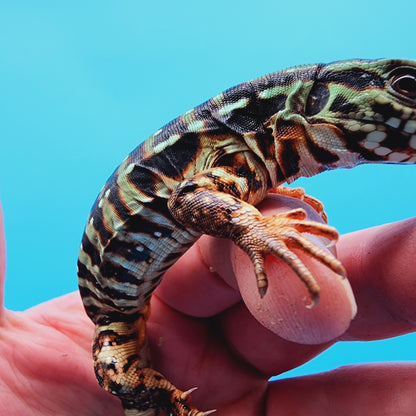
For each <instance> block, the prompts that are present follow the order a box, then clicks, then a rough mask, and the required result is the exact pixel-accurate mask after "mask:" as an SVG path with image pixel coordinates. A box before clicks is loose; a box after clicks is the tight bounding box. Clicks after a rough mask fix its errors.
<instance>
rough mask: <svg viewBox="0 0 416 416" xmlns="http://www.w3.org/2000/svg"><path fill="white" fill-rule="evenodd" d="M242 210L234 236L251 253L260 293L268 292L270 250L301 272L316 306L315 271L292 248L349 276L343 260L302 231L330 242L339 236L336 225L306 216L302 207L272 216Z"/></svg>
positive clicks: (342, 275) (332, 242)
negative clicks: (311, 219) (267, 257)
mask: <svg viewBox="0 0 416 416" xmlns="http://www.w3.org/2000/svg"><path fill="white" fill-rule="evenodd" d="M247 214H248V215H246V216H245V215H244V214H241V216H240V218H239V223H240V227H239V230H238V233H236V235H235V237H234V241H235V243H236V244H237V245H238V246H239V247H240V248H242V249H243V250H244V251H245V252H246V253H247V254H248V255H249V256H250V259H251V261H252V263H253V265H254V270H255V274H256V278H257V287H258V290H259V293H260V296H261V297H263V296H264V295H265V294H266V290H267V286H268V282H267V275H266V271H265V257H266V255H267V254H271V255H274V256H276V257H278V258H280V259H282V260H283V261H284V262H285V263H286V264H287V265H289V266H290V267H291V268H292V270H293V271H294V272H295V273H296V274H297V275H298V276H299V278H300V279H301V280H302V281H303V283H304V284H305V286H306V287H307V289H308V291H309V294H310V296H311V298H312V301H313V305H312V306H315V305H316V304H317V303H318V301H319V292H320V289H319V285H318V283H317V282H316V280H315V279H314V277H313V276H312V273H311V272H310V271H309V269H308V268H307V267H306V266H305V265H304V263H303V262H302V261H301V260H300V259H299V257H298V256H297V255H296V254H295V253H294V252H293V251H292V250H293V249H299V250H302V251H303V252H305V253H307V254H308V255H309V256H311V257H312V258H314V259H317V260H318V261H320V262H321V263H323V264H325V265H326V266H327V267H329V268H330V269H331V270H333V271H334V272H335V273H337V274H338V275H340V276H341V277H345V276H346V272H345V269H344V267H343V265H342V264H341V262H340V261H339V260H338V259H336V258H335V257H334V256H333V255H332V254H330V253H328V252H327V251H326V250H325V249H323V248H321V247H319V246H318V245H316V244H314V243H313V242H312V241H310V240H309V239H307V238H306V237H304V236H303V235H302V233H309V234H313V235H316V236H320V237H325V238H326V239H328V240H329V245H332V244H334V243H335V242H336V241H337V239H338V233H337V231H336V230H335V228H333V227H330V226H328V225H326V224H321V223H319V222H315V221H308V220H306V212H305V211H304V210H303V209H301V208H299V209H294V210H291V211H288V212H284V213H277V214H274V215H272V216H269V217H263V216H253V215H252V213H247Z"/></svg>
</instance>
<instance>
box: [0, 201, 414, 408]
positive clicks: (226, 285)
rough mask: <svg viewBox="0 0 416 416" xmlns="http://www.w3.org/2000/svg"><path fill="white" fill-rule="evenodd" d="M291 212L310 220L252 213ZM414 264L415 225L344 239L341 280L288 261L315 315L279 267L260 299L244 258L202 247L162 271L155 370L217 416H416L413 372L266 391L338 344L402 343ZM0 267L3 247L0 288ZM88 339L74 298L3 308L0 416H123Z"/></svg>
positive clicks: (202, 243) (392, 366)
mask: <svg viewBox="0 0 416 416" xmlns="http://www.w3.org/2000/svg"><path fill="white" fill-rule="evenodd" d="M299 206H301V207H303V208H305V209H306V210H307V211H308V215H309V216H310V218H311V219H314V220H319V216H318V215H317V214H316V213H314V212H313V211H312V210H311V209H310V207H309V206H307V205H306V204H304V203H302V202H301V201H298V200H293V199H291V198H288V197H282V196H279V195H273V196H272V197H270V198H268V199H267V201H265V202H264V203H263V204H262V205H261V210H262V212H263V213H264V214H265V215H271V214H272V213H274V212H276V211H279V210H287V209H291V208H295V207H299ZM0 222H1V221H0ZM2 235H3V228H2V225H1V226H0V236H2ZM318 243H319V241H318ZM415 252H416V218H413V219H409V220H405V221H401V222H398V223H395V224H386V225H382V226H379V227H375V228H372V229H368V230H363V231H359V232H355V233H352V234H348V235H345V236H342V237H341V238H340V241H339V242H338V244H337V256H338V258H340V260H341V261H342V262H343V264H344V266H345V267H346V269H347V273H348V280H346V279H344V280H341V279H340V278H339V277H337V276H335V275H334V274H333V273H332V272H331V271H330V270H328V269H327V268H326V267H325V266H322V265H320V264H318V263H317V262H315V261H310V260H309V259H307V258H305V256H302V254H301V253H298V254H299V255H300V257H301V258H302V259H303V260H304V261H305V263H307V264H308V265H310V267H311V268H312V270H313V273H314V275H315V276H316V279H317V281H318V282H319V285H320V287H321V300H320V302H319V305H317V306H316V307H314V308H310V306H311V301H310V299H309V297H308V293H307V291H306V289H305V288H304V286H303V285H302V283H301V282H300V281H299V279H298V278H297V277H296V276H295V275H294V274H293V272H292V271H290V270H289V269H288V267H287V266H286V265H285V264H282V262H281V261H279V260H276V259H274V258H268V260H267V271H268V276H269V288H268V292H267V294H266V296H265V297H264V298H263V299H262V300H260V298H259V296H258V294H257V289H256V283H255V278H254V273H253V271H252V267H251V264H250V261H249V259H248V258H247V256H246V255H245V253H243V252H242V251H241V250H239V249H238V248H237V247H236V246H234V245H233V244H232V243H231V242H229V241H226V240H219V239H215V238H211V237H206V236H204V237H202V238H201V239H200V240H199V241H198V242H197V243H196V244H195V245H194V246H193V247H192V248H191V249H190V250H189V251H188V252H187V253H186V254H185V255H184V256H183V257H182V258H181V259H180V260H179V261H178V262H177V263H176V264H175V265H174V266H173V267H172V268H171V269H170V270H169V271H168V272H167V274H166V276H165V278H164V280H163V282H162V284H161V285H160V287H159V288H158V289H157V291H156V293H155V295H154V296H153V298H152V314H151V317H150V320H149V323H148V333H149V339H150V350H151V355H152V359H153V363H154V366H155V368H156V369H157V370H158V371H160V372H162V373H163V374H164V375H165V376H166V377H167V378H169V379H170V380H171V381H172V382H174V383H175V384H176V385H177V386H178V387H179V388H181V389H184V390H186V389H189V388H191V387H194V386H198V390H197V391H195V392H194V393H193V394H192V403H193V404H194V405H195V406H197V407H198V408H201V409H203V410H209V409H212V408H216V409H218V411H217V413H216V414H217V415H218V416H237V415H238V416H256V415H266V416H271V415H273V416H280V415H285V416H287V415H290V416H292V415H308V416H314V415H319V416H326V415H328V416H329V415H331V416H332V415H334V414H336V415H337V416H343V415H348V416H350V415H360V414H365V415H367V416H371V415H377V416H378V415H385V416H388V415H414V414H416V399H415V396H414V391H415V388H416V365H415V364H413V363H389V364H367V365H355V366H348V367H343V368H341V369H337V370H334V371H331V372H327V373H322V374H316V375H311V376H305V377H300V378H292V379H284V380H278V381H273V382H269V381H268V380H269V378H270V377H271V376H272V375H276V374H280V373H282V372H285V371H287V370H289V369H292V368H295V367H297V366H298V365H300V364H302V363H304V362H306V361H308V360H310V359H312V358H313V357H314V356H316V355H318V354H319V353H320V352H322V351H323V350H325V349H326V348H328V347H329V346H330V345H332V344H333V343H334V342H337V341H340V340H349V341H351V340H374V339H381V338H389V337H394V336H398V335H401V334H404V333H408V332H412V331H413V330H414V328H415V321H416V299H415V298H416V268H415V267H414V254H415ZM4 264H5V243H4V239H3V238H2V237H0V277H1V281H2V282H4V274H5V266H4ZM36 274H37V273H36V271H34V275H36ZM38 275H39V276H41V272H40V271H39V272H38ZM348 282H349V283H348ZM350 285H351V286H350ZM1 295H2V294H1ZM93 330H94V327H93V324H92V323H91V322H90V321H89V319H88V318H87V316H86V315H85V312H84V310H83V307H82V303H81V299H80V297H79V294H78V293H71V294H68V295H66V296H63V297H60V298H58V299H54V300H51V301H49V302H46V303H43V304H41V305H38V306H36V307H34V308H31V309H29V310H27V311H25V312H12V311H9V310H6V309H4V308H3V309H2V310H1V312H0V368H1V371H0V414H2V415H3V414H4V415H11V416H14V415H16V416H17V415H19V416H26V415H27V416H29V415H30V416H41V415H42V416H48V415H50V416H52V415H53V416H58V415H59V416H67V415H68V416H69V415H71V416H73V415H77V416H99V415H100V416H102V415H104V414H105V415H109V416H121V415H122V414H123V411H122V408H121V405H120V403H119V401H118V399H117V398H115V397H112V396H111V395H110V394H108V393H106V392H105V391H103V390H102V389H101V388H100V387H99V386H98V384H97V382H96V380H95V376H94V372H93V366H92V359H91V340H92V335H93Z"/></svg>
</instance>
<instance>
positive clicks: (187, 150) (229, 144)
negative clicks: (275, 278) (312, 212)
mask: <svg viewBox="0 0 416 416" xmlns="http://www.w3.org/2000/svg"><path fill="white" fill-rule="evenodd" d="M373 162H376V163H409V164H414V163H416V63H415V62H411V61H402V60H377V61H363V60H354V61H343V62H336V63H333V64H329V65H323V64H319V65H310V66H303V67H297V68H293V69H289V70H286V71H282V72H276V73H273V74H270V75H267V76H265V77H262V78H259V79H256V80H254V81H251V82H247V83H243V84H241V85H239V86H237V87H234V88H231V89H230V90H228V91H226V92H224V93H221V94H219V95H218V96H216V97H214V98H212V99H211V100H209V101H207V102H206V103H204V104H202V105H200V106H199V107H196V108H194V109H193V110H191V111H189V112H187V113H186V114H185V115H183V116H181V117H179V118H178V119H176V120H174V121H172V122H171V123H169V124H168V125H166V126H165V127H164V128H162V129H161V130H159V131H157V132H156V133H155V134H154V135H153V136H151V137H150V138H149V139H148V140H147V141H145V142H144V143H143V144H142V145H140V146H139V147H138V148H136V149H135V150H134V151H133V152H132V153H131V154H130V155H129V156H128V157H127V158H126V159H125V160H124V161H123V163H122V164H121V165H120V167H119V168H118V169H117V170H116V172H115V173H114V174H113V176H112V177H111V178H110V179H109V180H108V182H107V183H106V185H105V186H104V188H103V190H102V191H101V193H100V195H99V197H98V199H97V201H96V203H95V205H94V207H93V209H92V212H91V215H90V218H89V221H88V224H87V227H86V230H85V234H84V237H83V240H82V246H81V250H80V256H79V262H78V270H79V286H80V291H81V295H82V297H83V302H84V306H85V309H86V311H87V313H88V315H89V317H90V318H91V319H92V320H93V322H94V323H95V324H96V334H95V339H94V347H93V353H94V365H95V372H96V375H97V379H98V381H99V383H100V384H101V385H102V386H103V387H104V388H105V389H106V390H107V391H109V392H111V393H112V394H115V395H117V396H119V397H120V399H121V400H122V403H123V407H124V409H125V415H126V416H139V415H140V416H151V415H156V414H158V413H159V411H160V410H164V411H166V412H167V413H168V414H171V415H173V416H197V415H198V416H202V415H204V414H207V413H206V412H205V413H204V412H199V411H198V410H197V409H196V408H194V407H192V406H191V405H190V391H188V392H185V393H184V392H182V391H181V390H178V389H176V387H175V386H173V385H172V384H171V383H170V382H169V381H167V380H166V379H165V378H164V377H163V376H162V375H161V374H159V373H158V372H156V371H154V370H152V369H151V368H150V359H149V355H148V351H147V337H146V320H147V318H148V316H149V300H150V297H151V294H152V292H153V291H154V289H155V288H156V287H157V285H158V284H159V282H160V280H161V278H162V277H163V274H164V272H165V271H166V270H167V269H168V268H169V267H170V266H171V265H172V264H173V263H174V262H175V261H176V260H177V259H178V258H179V257H180V256H181V255H182V254H183V253H184V252H185V251H186V250H187V249H188V248H189V247H190V246H191V245H192V244H193V243H194V242H195V241H196V240H197V239H198V238H199V237H200V236H201V235H202V234H209V235H213V236H216V237H222V238H228V239H231V240H232V241H233V242H234V243H235V244H237V245H238V246H239V247H240V248H242V249H243V250H244V251H245V252H246V253H247V254H248V255H249V257H250V259H251V261H252V263H253V266H254V271H255V274H256V277H257V286H258V292H259V296H260V297H264V296H267V287H268V284H269V283H268V280H267V275H266V271H265V266H264V264H265V257H266V256H267V255H269V254H271V255H274V256H276V257H278V258H280V259H282V260H283V261H284V262H286V263H287V264H288V265H289V266H290V267H291V268H292V269H293V270H294V271H295V272H296V274H297V275H298V276H299V278H300V279H301V280H302V281H303V282H304V283H305V285H306V287H307V289H308V291H309V293H310V296H311V298H312V304H316V303H317V302H318V300H319V286H318V284H317V283H316V281H315V279H314V277H313V275H312V274H311V272H310V271H309V270H308V268H307V267H306V266H305V265H304V264H303V263H302V262H301V260H300V259H299V258H298V257H297V255H296V254H295V253H294V251H293V249H300V250H302V251H304V252H305V253H307V254H308V255H309V256H311V257H312V258H315V259H317V260H318V261H320V262H322V263H323V264H325V265H326V266H328V267H329V268H330V269H332V270H333V271H334V272H335V273H337V274H338V275H340V276H345V270H344V268H343V266H342V264H341V263H340V262H339V261H338V260H337V259H336V258H335V257H333V256H332V255H330V254H328V253H327V252H326V251H324V250H323V249H321V248H319V247H318V246H316V245H315V244H313V243H311V242H310V241H309V240H308V239H307V238H305V237H304V236H303V235H302V234H303V233H305V232H307V233H309V234H315V235H317V236H322V237H325V238H326V239H327V240H328V242H329V243H334V242H335V241H336V240H337V237H338V235H337V232H336V230H335V229H334V228H332V227H330V226H328V225H326V224H320V223H316V222H313V221H307V220H306V215H305V212H304V211H303V210H301V209H298V210H293V211H289V212H286V213H279V214H276V215H273V216H270V217H263V216H262V215H261V214H260V212H259V211H258V210H257V209H256V208H255V207H254V205H256V204H258V203H259V202H261V201H262V200H263V199H264V198H265V197H266V195H267V194H268V193H269V192H275V193H282V194H287V193H290V192H291V191H288V190H287V188H284V187H282V184H283V183H284V182H288V183H290V182H293V181H294V180H295V179H296V178H298V177H300V176H312V175H315V174H317V173H319V172H322V171H325V170H328V169H335V168H341V167H353V166H355V165H357V164H360V163H373ZM292 192H293V191H292ZM293 195H295V196H297V197H298V198H300V199H304V200H305V201H306V202H307V203H308V204H310V205H311V206H312V207H313V208H318V211H321V212H322V207H321V205H320V203H319V201H316V200H315V199H314V198H312V197H305V196H304V194H303V192H302V191H295V192H293ZM322 215H323V217H324V214H323V213H322ZM324 218H325V217H324ZM195 284H197V280H196V281H195Z"/></svg>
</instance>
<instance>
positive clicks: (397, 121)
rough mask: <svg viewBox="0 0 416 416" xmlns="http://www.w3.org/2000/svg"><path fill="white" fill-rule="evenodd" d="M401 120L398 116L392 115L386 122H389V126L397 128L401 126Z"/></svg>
mask: <svg viewBox="0 0 416 416" xmlns="http://www.w3.org/2000/svg"><path fill="white" fill-rule="evenodd" d="M400 123H401V120H400V119H399V118H397V117H390V118H389V119H388V120H387V121H386V124H388V125H389V126H391V127H393V128H395V129H397V128H398V127H399V126H400Z"/></svg>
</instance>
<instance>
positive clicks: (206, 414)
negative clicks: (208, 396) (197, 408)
mask: <svg viewBox="0 0 416 416" xmlns="http://www.w3.org/2000/svg"><path fill="white" fill-rule="evenodd" d="M216 411H217V409H213V410H207V411H206V412H202V413H199V414H198V415H197V416H208V415H210V414H212V413H215V412H216Z"/></svg>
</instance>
